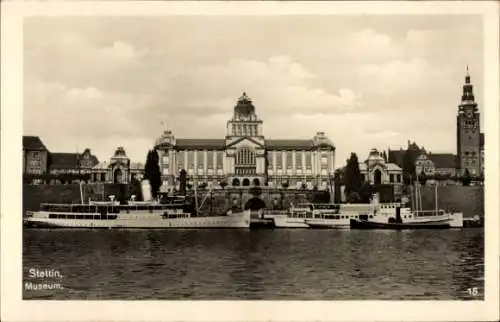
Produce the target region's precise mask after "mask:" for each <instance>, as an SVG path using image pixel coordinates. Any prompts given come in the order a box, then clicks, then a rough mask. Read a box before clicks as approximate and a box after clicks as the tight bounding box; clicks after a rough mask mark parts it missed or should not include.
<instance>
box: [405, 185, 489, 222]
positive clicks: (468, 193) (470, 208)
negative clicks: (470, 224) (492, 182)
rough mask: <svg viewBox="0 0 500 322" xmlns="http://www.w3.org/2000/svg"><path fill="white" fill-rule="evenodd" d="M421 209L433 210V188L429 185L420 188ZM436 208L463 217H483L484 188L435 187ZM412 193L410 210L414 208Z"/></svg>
mask: <svg viewBox="0 0 500 322" xmlns="http://www.w3.org/2000/svg"><path fill="white" fill-rule="evenodd" d="M420 194H421V199H422V209H424V210H425V209H434V208H435V202H436V201H435V200H436V198H435V187H434V186H431V185H427V186H422V187H421V188H420ZM437 195H438V208H440V209H444V210H450V211H458V212H463V214H464V217H473V216H475V215H478V216H480V217H483V216H484V199H485V195H484V186H468V187H466V186H459V185H447V186H439V185H438V187H437ZM414 196H415V194H414V192H413V202H412V208H415V201H414Z"/></svg>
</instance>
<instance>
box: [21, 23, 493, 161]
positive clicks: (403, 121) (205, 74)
mask: <svg viewBox="0 0 500 322" xmlns="http://www.w3.org/2000/svg"><path fill="white" fill-rule="evenodd" d="M24 33H25V42H24V43H25V50H24V55H25V57H24V60H25V62H24V86H25V91H24V130H23V132H24V134H25V135H39V136H40V137H41V138H42V140H43V141H44V143H45V144H46V145H47V147H48V148H49V150H51V151H53V152H75V151H76V150H77V149H79V150H80V151H81V150H83V149H84V148H86V147H89V148H90V149H91V150H92V151H93V152H94V153H95V154H96V155H97V156H98V158H99V159H100V160H103V161H104V160H108V159H109V157H110V155H111V154H112V153H113V151H114V149H115V147H116V146H124V147H125V150H126V151H127V154H128V155H129V156H130V157H131V158H132V159H133V161H139V162H144V161H145V156H146V153H147V150H148V149H150V148H151V147H152V145H153V142H154V140H155V139H156V138H157V137H158V136H159V135H160V134H161V133H162V131H163V129H164V127H165V126H164V125H162V124H161V122H162V121H165V122H166V124H167V126H168V127H169V128H171V129H172V130H173V131H174V133H175V135H176V136H177V137H189V138H194V137H202V138H203V137H205V138H223V137H224V135H225V129H226V121H227V120H228V119H229V118H230V117H231V115H232V111H233V107H234V105H235V103H236V99H237V98H238V97H239V96H240V95H241V93H242V92H243V91H246V92H247V94H248V95H249V96H250V97H251V98H252V99H253V101H254V105H255V106H256V110H257V113H258V115H259V117H260V118H261V119H263V121H264V134H265V136H266V137H267V138H311V137H312V136H313V135H314V134H315V133H316V132H317V131H318V130H321V131H324V132H326V134H327V135H328V136H329V137H330V138H331V140H332V141H333V142H334V144H335V145H336V147H337V160H336V163H337V166H342V165H343V163H344V162H345V159H346V158H347V157H348V155H349V153H350V152H351V151H353V152H356V153H358V155H359V156H360V157H361V158H365V157H366V156H367V154H368V150H369V149H370V148H372V147H376V148H378V149H387V148H388V147H393V148H399V147H401V146H404V145H406V142H407V140H412V141H413V140H414V141H416V142H417V143H419V144H420V145H423V146H425V148H426V149H428V150H432V151H434V152H452V153H455V150H456V143H455V142H456V138H455V134H456V128H455V127H456V124H455V122H456V120H455V115H456V111H457V105H458V104H459V100H460V95H461V90H462V88H461V87H462V84H463V82H464V74H465V67H466V65H467V64H468V65H469V68H470V71H471V76H472V81H473V82H474V84H475V85H476V87H475V94H476V98H477V101H478V103H479V104H480V110H481V111H483V109H482V104H481V102H482V97H483V95H482V91H483V90H484V87H483V84H482V79H483V58H482V57H483V38H482V23H481V19H480V17H478V16H476V17H474V16H356V17H353V16H350V17H348V16H327V15H325V16H280V17H278V16H239V17H236V16H221V17H215V16H170V17H168V16H163V17H135V18H133V17H126V18H110V17H81V18H78V17H71V18H63V17H44V18H41V17H37V18H28V19H26V20H25V25H24Z"/></svg>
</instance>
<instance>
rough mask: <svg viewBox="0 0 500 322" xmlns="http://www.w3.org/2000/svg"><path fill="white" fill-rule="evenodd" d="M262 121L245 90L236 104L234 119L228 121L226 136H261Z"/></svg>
mask: <svg viewBox="0 0 500 322" xmlns="http://www.w3.org/2000/svg"><path fill="white" fill-rule="evenodd" d="M261 136H262V121H261V120H260V119H259V118H258V117H257V115H256V114H255V106H254V105H253V102H252V100H251V99H250V97H248V96H247V94H246V93H245V92H243V94H242V95H241V96H240V98H238V101H237V102H236V105H235V106H234V113H233V117H232V119H230V120H229V121H228V122H227V135H226V137H261Z"/></svg>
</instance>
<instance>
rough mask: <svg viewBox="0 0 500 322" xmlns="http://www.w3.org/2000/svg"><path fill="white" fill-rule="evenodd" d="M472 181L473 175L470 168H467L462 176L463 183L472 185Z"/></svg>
mask: <svg viewBox="0 0 500 322" xmlns="http://www.w3.org/2000/svg"><path fill="white" fill-rule="evenodd" d="M471 181H472V177H471V175H470V172H469V169H467V168H466V169H465V171H464V174H463V176H462V185H463V186H470V183H471Z"/></svg>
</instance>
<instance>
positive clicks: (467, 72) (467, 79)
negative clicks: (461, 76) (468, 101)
mask: <svg viewBox="0 0 500 322" xmlns="http://www.w3.org/2000/svg"><path fill="white" fill-rule="evenodd" d="M465 84H470V73H469V65H468V64H467V66H466V68H465Z"/></svg>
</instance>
